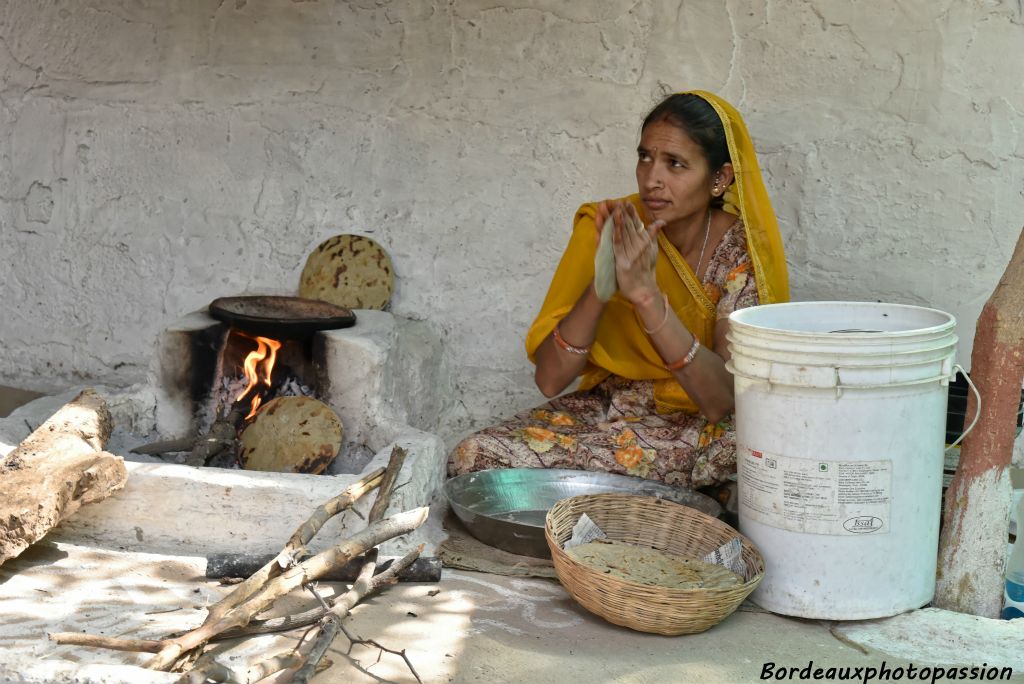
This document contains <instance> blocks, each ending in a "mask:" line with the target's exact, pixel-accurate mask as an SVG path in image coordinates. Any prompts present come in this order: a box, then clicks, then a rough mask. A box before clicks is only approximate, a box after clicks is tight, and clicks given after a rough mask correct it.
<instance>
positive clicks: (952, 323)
mask: <svg viewBox="0 0 1024 684" xmlns="http://www.w3.org/2000/svg"><path fill="white" fill-rule="evenodd" d="M829 305H832V306H835V305H841V306H851V305H852V306H855V307H858V308H867V307H885V308H891V309H905V310H913V311H918V312H923V313H932V314H937V315H939V316H944V317H946V319H947V320H946V321H945V322H943V323H939V324H937V325H933V326H927V327H924V328H911V329H908V330H885V331H879V332H880V333H882V334H884V336H885V337H894V336H895V337H910V336H914V335H922V334H939V333H947V334H948V333H950V332H952V331H954V330H955V329H956V326H957V320H956V316H954V315H953V314H951V313H949V312H948V311H943V310H942V309H935V308H931V307H927V306H917V305H914V304H893V303H888V302H863V301H840V300H827V301H811V302H778V303H775V304H759V305H757V306H751V307H747V308H745V309H737V310H736V311H733V312H732V313H731V314H729V324H730V326H731V327H744V328H749V329H751V330H758V331H765V332H776V333H781V334H784V335H793V336H798V337H818V336H821V335H823V334H827V335H829V337H830V338H832V339H851V340H855V339H871V338H875V339H877V338H878V335H879V332H866V331H865V332H836V333H829V332H826V331H810V330H791V329H787V328H779V327H772V326H767V325H758V324H756V323H750V322H747V321H745V320H743V318H745V317H746V316H745V312H748V313H750V314H751V315H753V312H755V311H763V310H764V309H766V308H773V309H780V308H787V309H795V308H809V307H815V306H829Z"/></svg>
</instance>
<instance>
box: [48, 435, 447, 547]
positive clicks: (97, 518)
mask: <svg viewBox="0 0 1024 684" xmlns="http://www.w3.org/2000/svg"><path fill="white" fill-rule="evenodd" d="M391 444H399V445H400V446H402V447H403V448H405V449H406V451H407V452H408V456H407V458H406V462H405V465H404V467H403V468H402V472H401V473H400V474H399V478H398V484H399V485H402V487H401V488H400V489H399V490H398V491H397V492H395V495H394V497H393V499H392V504H391V506H390V507H389V509H388V514H391V513H396V512H399V511H401V510H408V509H410V508H417V507H419V506H428V505H430V501H431V498H432V496H433V493H434V491H435V490H436V489H437V488H438V487H439V486H440V485H441V483H442V482H443V479H444V463H445V450H444V445H443V443H442V442H441V440H440V439H439V438H437V437H435V436H434V435H430V434H428V433H425V432H420V431H416V430H412V429H411V428H406V430H405V431H402V432H400V433H399V434H397V436H396V437H395V439H394V440H393V441H392V442H391V443H390V444H388V445H386V446H385V447H384V448H383V449H381V450H379V451H378V452H377V454H376V455H375V456H374V458H373V459H372V460H371V461H370V463H369V464H368V465H367V466H366V468H365V469H364V472H363V473H360V474H355V475H304V474H298V473H263V472H255V471H248V470H226V469H222V468H193V467H190V466H184V465H173V464H160V463H131V462H129V463H126V465H127V467H128V483H127V484H126V485H125V488H124V489H123V490H122V491H120V492H118V493H117V494H115V495H114V496H111V497H110V498H108V499H106V500H104V501H102V502H100V503H97V504H93V505H91V506H85V507H83V508H82V510H81V511H79V512H78V513H77V514H76V515H75V516H74V517H72V518H70V519H68V520H66V521H65V522H64V523H62V524H61V525H60V526H59V527H58V528H56V529H55V530H53V531H52V532H51V533H50V534H49V535H47V537H46V539H47V540H48V541H61V542H66V543H74V544H89V545H92V546H95V547H96V548H101V549H109V550H121V551H132V552H142V553H165V554H172V555H178V556H206V555H208V554H212V553H273V552H276V551H279V550H280V549H281V547H282V546H283V545H284V543H285V541H287V539H288V538H289V537H290V536H291V534H292V533H293V532H294V531H295V529H296V528H297V527H298V526H299V525H300V524H302V522H303V521H304V520H306V518H308V517H309V515H310V514H311V513H312V511H313V509H315V508H316V507H317V506H319V505H320V504H321V503H323V502H324V501H327V500H328V499H330V498H331V497H333V496H336V495H337V494H339V493H340V492H342V491H343V490H344V489H345V488H346V487H348V486H349V485H350V484H352V483H353V482H355V481H357V480H358V479H360V478H361V477H362V476H363V475H364V474H366V473H368V472H370V471H372V470H373V469H374V468H377V467H383V466H385V465H387V462H388V458H389V457H390V454H391ZM374 498H375V495H373V494H370V495H367V496H365V497H363V499H362V500H360V501H359V502H358V503H357V504H356V506H355V508H356V510H357V511H359V513H361V514H362V515H363V516H364V517H365V516H366V514H367V513H368V512H369V509H370V506H371V505H372V503H373V500H374ZM365 526H366V522H365V521H364V520H363V519H361V518H360V517H358V516H357V515H355V514H353V513H347V514H344V515H339V516H336V517H335V518H333V519H332V520H331V521H329V522H328V523H327V525H325V526H324V528H323V529H322V530H321V531H320V533H319V534H318V535H317V536H316V537H315V538H314V539H313V543H312V544H310V549H311V550H312V551H314V552H316V551H320V550H323V549H324V548H326V547H327V546H329V545H330V544H331V543H332V541H336V540H340V539H342V538H344V537H346V536H349V535H351V534H353V533H355V532H357V531H359V530H361V529H363V528H364V527H365ZM429 541H430V540H429V539H428V536H427V533H426V531H422V532H421V531H417V532H416V533H413V534H411V535H408V537H407V538H405V539H401V540H396V541H393V542H390V543H389V544H387V545H385V547H384V549H383V552H384V553H385V554H397V553H399V552H401V551H404V550H405V549H408V548H412V547H413V546H415V545H416V544H418V543H420V542H429Z"/></svg>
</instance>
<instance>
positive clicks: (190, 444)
mask: <svg viewBox="0 0 1024 684" xmlns="http://www.w3.org/2000/svg"><path fill="white" fill-rule="evenodd" d="M197 439H199V438H198V437H181V438H179V439H167V440H164V441H162V442H150V443H149V444H142V445H140V446H137V447H135V448H134V449H132V451H133V452H135V453H136V454H146V455H147V456H159V455H160V454H173V453H176V452H179V451H192V449H193V448H194V447H195V445H196V440H197Z"/></svg>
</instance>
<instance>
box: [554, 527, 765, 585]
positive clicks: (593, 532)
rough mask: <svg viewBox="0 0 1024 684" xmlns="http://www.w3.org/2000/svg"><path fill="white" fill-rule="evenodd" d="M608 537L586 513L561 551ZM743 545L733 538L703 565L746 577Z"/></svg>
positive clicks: (736, 538) (738, 539)
mask: <svg viewBox="0 0 1024 684" xmlns="http://www.w3.org/2000/svg"><path fill="white" fill-rule="evenodd" d="M607 538H608V535H606V534H605V533H604V530H602V529H601V528H600V527H598V525H597V523H595V522H594V521H593V520H591V518H590V516H589V515H587V514H586V513H584V514H582V515H581V516H580V519H579V520H577V521H576V524H575V525H573V527H572V536H571V537H570V538H569V540H568V541H567V542H565V544H563V545H562V548H563V549H566V550H568V549H571V548H573V547H575V546H582V545H583V544H589V543H590V542H592V541H594V540H596V539H607ZM742 554H743V544H742V543H741V542H740V538H739V537H733V538H732V539H730V540H729V541H727V542H726V543H724V544H722V545H721V546H719V547H718V548H717V549H715V550H714V551H712V552H711V553H709V554H707V555H706V556H704V557H703V558H701V560H702V561H704V562H705V563H711V564H712V565H721V566H722V567H724V568H726V569H727V570H730V571H732V572H734V573H736V574H737V575H739V576H740V577H741V578H744V577H746V576H747V564H746V563H744V562H743V555H742Z"/></svg>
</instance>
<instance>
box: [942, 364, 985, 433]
mask: <svg viewBox="0 0 1024 684" xmlns="http://www.w3.org/2000/svg"><path fill="white" fill-rule="evenodd" d="M953 370H955V371H959V372H960V374H961V375H963V376H964V380H966V381H967V384H968V385H969V386H970V388H971V390H973V391H974V398H975V399H976V400H977V403H976V404H975V408H974V420H972V421H971V424H970V426H969V427H968V428H967V429H966V430H964V431H963V432H961V433H960V436H959V437H957V438H956V440H954V442H953V443H952V444H950V445H949V446H948V447H946V451H952V450H953V448H954V447H955V446H957V445H958V444H960V442H962V441H963V439H964V437H966V436H967V435H968V433H969V432H970V431H971V430H973V429H974V426H975V425H977V424H978V418H979V417H980V416H981V392H979V391H978V388H977V387H975V386H974V382H973V381H972V380H971V376H969V375H968V374H967V371H965V370H964V367H963V366H961V365H960V364H959V363H954V364H953ZM954 375H956V374H955V373H954Z"/></svg>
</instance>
